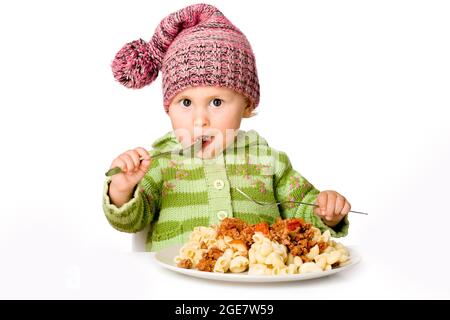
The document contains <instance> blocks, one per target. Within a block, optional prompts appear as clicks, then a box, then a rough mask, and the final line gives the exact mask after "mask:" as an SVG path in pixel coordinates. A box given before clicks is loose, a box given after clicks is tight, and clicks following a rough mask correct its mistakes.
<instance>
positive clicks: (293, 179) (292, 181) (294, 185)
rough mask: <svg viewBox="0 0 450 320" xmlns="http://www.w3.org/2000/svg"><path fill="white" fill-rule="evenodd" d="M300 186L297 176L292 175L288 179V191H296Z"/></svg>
mask: <svg viewBox="0 0 450 320" xmlns="http://www.w3.org/2000/svg"><path fill="white" fill-rule="evenodd" d="M300 186H301V181H300V177H299V176H295V175H292V176H290V177H289V191H291V190H294V189H298V188H300Z"/></svg>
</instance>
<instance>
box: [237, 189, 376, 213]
mask: <svg viewBox="0 0 450 320" xmlns="http://www.w3.org/2000/svg"><path fill="white" fill-rule="evenodd" d="M236 190H237V191H238V192H239V193H240V194H242V195H243V196H244V197H246V198H247V199H248V200H250V201H253V202H254V203H256V204H258V205H260V206H268V205H274V204H276V205H280V204H283V203H297V204H303V205H307V206H313V207H318V205H317V204H313V203H306V202H301V201H291V200H286V201H281V202H261V201H258V200H255V199H253V198H252V197H250V196H249V195H248V194H246V193H245V192H244V191H242V190H241V189H239V188H238V187H236ZM350 212H354V213H359V214H365V215H368V213H365V212H360V211H352V210H350Z"/></svg>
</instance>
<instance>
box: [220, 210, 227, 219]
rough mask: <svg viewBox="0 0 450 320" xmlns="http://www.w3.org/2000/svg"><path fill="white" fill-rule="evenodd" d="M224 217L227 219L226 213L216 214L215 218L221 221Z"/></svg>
mask: <svg viewBox="0 0 450 320" xmlns="http://www.w3.org/2000/svg"><path fill="white" fill-rule="evenodd" d="M226 217H228V213H227V212H226V211H219V212H217V218H219V220H223V219H225V218H226Z"/></svg>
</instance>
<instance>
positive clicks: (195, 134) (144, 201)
mask: <svg viewBox="0 0 450 320" xmlns="http://www.w3.org/2000/svg"><path fill="white" fill-rule="evenodd" d="M112 69H113V73H114V76H115V78H116V79H117V80H118V81H119V82H120V83H122V84H123V85H125V86H126V87H129V88H142V87H143V86H145V85H147V84H150V83H151V82H152V81H153V80H155V78H156V77H157V75H158V72H159V71H160V70H161V72H162V77H163V78H162V83H163V96H164V108H165V110H166V112H167V114H168V116H169V118H170V120H171V122H172V127H173V131H170V132H168V133H167V134H165V135H164V136H163V137H161V138H159V139H158V140H156V141H155V142H154V143H153V144H152V147H153V149H152V150H151V151H149V152H148V151H147V150H145V149H144V148H136V149H133V150H128V151H126V152H124V153H122V154H121V155H119V156H118V157H117V158H115V159H114V160H113V162H112V164H111V168H113V167H120V168H121V169H122V172H121V173H118V174H116V175H113V176H111V177H108V178H107V179H106V181H105V184H104V192H103V209H104V212H105V215H106V218H107V220H108V222H109V223H110V224H111V225H112V226H113V227H114V228H115V229H117V230H119V231H124V232H137V231H140V230H142V229H144V228H146V227H147V226H149V225H151V228H150V231H149V233H148V237H147V243H146V250H147V251H157V250H160V249H162V248H165V247H166V246H168V245H173V244H182V243H185V242H186V241H187V239H188V236H189V233H190V232H191V231H192V230H193V228H194V227H196V226H209V225H212V224H219V223H220V221H221V220H223V219H224V218H226V217H236V218H240V219H242V220H244V221H246V222H247V223H250V224H255V223H258V222H268V223H269V224H272V223H273V222H275V220H276V219H277V218H279V217H281V218H292V217H299V218H302V219H304V220H305V221H306V222H309V223H311V224H313V225H314V226H316V227H317V228H319V229H320V230H321V231H322V232H324V231H326V230H330V232H331V235H332V236H335V237H340V236H345V235H346V234H347V231H348V224H349V223H348V219H347V214H348V212H349V211H350V204H349V202H348V201H347V200H346V199H345V198H344V197H343V196H342V195H340V194H339V193H337V192H336V191H322V192H319V191H318V190H317V189H316V188H314V187H313V185H311V184H310V183H309V182H308V181H307V180H306V179H305V178H304V177H303V176H301V175H300V174H299V173H298V172H296V171H295V170H293V168H292V166H291V163H290V161H289V158H288V157H287V155H286V153H284V152H281V151H277V150H275V149H273V148H271V147H269V145H268V143H267V142H266V140H265V139H264V138H262V137H261V136H260V135H259V134H258V133H257V132H255V131H254V130H251V131H248V132H245V131H242V130H240V129H239V128H240V124H241V120H242V119H243V118H248V117H251V116H252V115H253V111H254V109H255V108H256V107H257V106H258V103H259V82H258V75H257V71H256V64H255V57H254V54H253V51H252V48H251V46H250V44H249V42H248V40H247V38H246V37H245V35H244V34H243V33H242V32H241V31H240V30H239V29H238V28H236V27H235V26H234V25H233V24H232V23H231V22H230V21H229V20H228V19H227V18H226V17H225V16H224V15H223V14H222V13H221V12H220V11H219V10H218V9H217V8H215V7H213V6H211V5H206V4H198V5H192V6H188V7H186V8H184V9H181V10H179V11H177V12H175V13H172V14H170V15H169V16H167V17H166V18H164V19H163V20H162V21H161V23H160V24H159V26H158V27H157V29H156V31H155V34H154V35H153V37H152V39H151V41H150V42H149V43H146V42H144V41H143V40H137V41H133V42H131V43H128V44H126V45H125V46H124V47H123V48H122V49H121V50H120V51H119V52H118V53H117V55H116V57H115V59H114V61H113V63H112ZM199 140H200V145H199V144H198V141H199ZM196 142H197V144H195V145H196V146H198V148H197V149H196V150H194V152H190V153H189V154H179V153H178V152H177V151H178V150H181V149H183V148H186V147H189V146H191V145H192V144H194V143H196ZM171 151H173V152H172V153H171ZM163 152H168V153H167V154H166V155H162V156H159V157H156V156H157V155H158V154H160V153H163ZM153 157H155V158H154V159H153ZM252 199H254V200H256V201H259V202H265V203H268V204H267V205H260V204H258V203H256V202H254V201H252ZM283 201H286V202H285V203H283V204H281V205H277V204H276V202H283ZM289 201H302V202H305V203H311V204H317V206H308V205H299V204H295V203H293V202H289Z"/></svg>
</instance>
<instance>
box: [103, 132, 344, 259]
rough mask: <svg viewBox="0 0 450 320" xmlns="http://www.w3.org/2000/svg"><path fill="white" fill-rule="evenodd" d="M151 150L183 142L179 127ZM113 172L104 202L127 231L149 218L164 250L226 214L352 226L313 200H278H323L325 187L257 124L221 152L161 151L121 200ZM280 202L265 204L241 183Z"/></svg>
mask: <svg viewBox="0 0 450 320" xmlns="http://www.w3.org/2000/svg"><path fill="white" fill-rule="evenodd" d="M152 147H153V149H152V150H151V151H150V155H153V154H157V153H160V152H165V151H170V150H178V149H180V148H181V145H180V143H179V142H178V140H177V139H176V136H175V134H174V132H173V131H171V132H168V133H167V134H165V135H164V136H163V137H161V138H159V139H158V140H156V141H155V142H154V143H153V144H152ZM110 181H111V180H110V178H107V179H106V181H105V183H104V190H103V210H104V213H105V216H106V219H107V220H108V222H109V223H110V224H111V226H113V227H114V228H115V229H117V230H119V231H122V232H130V233H132V232H138V231H140V230H142V229H144V228H145V227H147V226H148V225H149V224H150V225H151V227H150V229H149V233H148V236H147V242H146V250H147V251H158V250H160V249H162V248H165V247H166V246H169V245H174V244H182V243H185V242H186V241H187V239H188V236H189V233H190V232H191V231H192V229H193V228H194V227H196V226H209V225H212V224H219V223H220V221H221V220H222V219H224V218H225V217H236V218H240V219H242V220H244V221H246V222H248V223H251V224H254V223H258V222H263V221H265V222H268V223H269V224H272V223H273V222H275V220H276V218H278V217H282V218H292V217H299V218H303V219H304V220H305V221H307V222H310V223H312V224H313V225H314V226H316V227H317V228H319V229H320V230H321V231H322V232H324V231H326V230H330V232H331V235H332V236H334V237H342V236H345V235H346V234H347V232H348V226H349V222H348V218H347V217H345V219H343V220H342V221H341V222H340V223H339V224H338V225H337V226H336V227H334V228H330V227H328V226H327V225H326V224H325V223H324V222H323V221H322V220H321V219H320V218H319V217H318V216H316V215H315V214H314V213H313V207H312V206H306V205H300V206H299V205H294V204H292V203H285V204H282V205H279V206H277V205H276V204H275V202H279V201H285V200H295V201H302V202H308V203H314V202H315V201H316V198H317V195H318V194H319V191H318V190H317V189H316V188H314V187H313V185H312V184H311V183H309V182H308V181H307V180H306V179H305V178H304V177H302V176H301V175H300V174H299V173H298V172H296V171H295V170H293V169H292V166H291V163H290V161H289V158H288V157H287V155H286V154H285V153H284V152H281V151H277V150H275V149H273V148H270V147H269V145H268V144H267V142H266V140H265V139H264V138H262V137H261V136H260V135H258V133H257V132H255V131H254V130H251V131H248V132H245V131H242V130H239V132H238V134H237V136H236V139H235V143H234V144H233V145H231V146H230V147H228V148H227V149H226V150H225V151H223V152H222V153H221V154H220V155H219V156H217V157H216V158H214V159H200V158H197V157H194V158H192V157H187V156H181V155H178V154H176V153H174V154H170V155H169V156H167V157H165V156H163V157H159V158H156V159H154V160H153V161H152V164H151V166H150V168H149V170H148V172H147V174H146V175H145V176H144V178H143V179H142V180H141V181H140V182H139V184H138V185H137V187H136V189H135V191H134V194H133V198H132V199H131V200H130V201H128V202H127V203H125V204H124V205H122V206H121V207H120V208H118V207H117V206H115V205H114V204H112V203H111V201H110V198H109V196H108V189H109V183H110ZM236 187H237V188H239V189H241V190H242V191H244V193H246V194H247V195H249V196H250V197H252V198H254V199H256V200H258V201H263V202H272V203H274V204H273V205H265V206H261V205H258V204H256V203H254V202H252V201H250V200H248V199H247V198H246V197H245V196H244V195H242V194H241V193H239V192H238V191H237V190H236Z"/></svg>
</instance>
